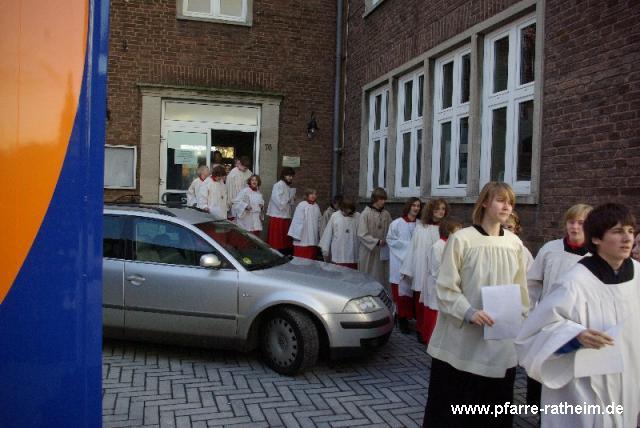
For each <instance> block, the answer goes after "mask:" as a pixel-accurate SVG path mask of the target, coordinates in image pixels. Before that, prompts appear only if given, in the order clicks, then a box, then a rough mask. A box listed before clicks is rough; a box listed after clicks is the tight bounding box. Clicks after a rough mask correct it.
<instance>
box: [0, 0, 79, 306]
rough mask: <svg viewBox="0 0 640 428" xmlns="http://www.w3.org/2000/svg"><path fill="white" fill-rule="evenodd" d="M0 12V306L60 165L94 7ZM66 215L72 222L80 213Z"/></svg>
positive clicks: (23, 1) (54, 5)
mask: <svg viewBox="0 0 640 428" xmlns="http://www.w3.org/2000/svg"><path fill="white" fill-rule="evenodd" d="M0 10H2V14H0V58H2V60H1V61H0V204H1V206H2V208H1V209H0V225H2V229H1V230H0V236H1V237H0V255H1V257H0V303H2V301H3V300H4V298H5V296H6V295H7V293H8V292H9V289H10V288H11V285H12V284H13V282H14V281H15V278H16V276H17V274H18V272H19V270H20V268H21V266H22V265H23V263H24V260H25V258H26V257H27V254H28V253H29V250H30V248H31V245H32V244H33V241H34V239H35V237H36V234H37V233H38V230H39V228H40V225H41V224H42V220H43V218H44V216H45V214H46V211H47V207H48V206H49V203H50V201H51V197H52V195H53V192H54V190H55V187H56V183H57V181H58V177H59V175H60V171H61V169H62V164H63V162H64V156H65V153H66V151H67V146H68V144H69V138H70V136H71V130H72V127H73V122H74V119H75V115H76V110H77V108H78V97H79V96H80V89H81V85H82V73H83V69H84V56H85V50H86V45H87V43H86V42H87V29H88V17H89V5H88V3H87V1H86V0H49V1H41V0H0ZM69 214H70V217H69V218H70V219H73V217H74V216H73V215H74V214H75V213H69ZM70 221H73V220H70ZM61 251H63V249H61Z"/></svg>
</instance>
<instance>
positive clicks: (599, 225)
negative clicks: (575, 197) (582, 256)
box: [583, 203, 636, 254]
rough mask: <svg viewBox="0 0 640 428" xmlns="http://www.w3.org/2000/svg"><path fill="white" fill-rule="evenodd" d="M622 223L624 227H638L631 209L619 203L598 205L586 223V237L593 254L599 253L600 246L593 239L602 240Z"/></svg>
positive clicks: (586, 243)
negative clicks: (610, 230) (607, 232)
mask: <svg viewBox="0 0 640 428" xmlns="http://www.w3.org/2000/svg"><path fill="white" fill-rule="evenodd" d="M618 223H620V224H621V225H622V226H633V227H635V226H636V219H635V217H634V216H633V214H631V211H630V210H629V208H627V207H626V206H625V205H622V204H617V203H607V204H602V205H598V206H597V207H595V208H594V209H593V210H592V211H591V212H590V213H589V215H588V216H587V219H586V220H585V221H584V225H583V228H584V237H585V245H586V247H587V249H588V250H589V251H590V252H591V253H592V254H596V253H597V252H598V246H597V245H595V244H594V243H593V239H594V238H596V239H602V237H603V236H604V234H605V233H606V231H607V230H609V229H611V228H612V227H614V226H615V225H616V224H618Z"/></svg>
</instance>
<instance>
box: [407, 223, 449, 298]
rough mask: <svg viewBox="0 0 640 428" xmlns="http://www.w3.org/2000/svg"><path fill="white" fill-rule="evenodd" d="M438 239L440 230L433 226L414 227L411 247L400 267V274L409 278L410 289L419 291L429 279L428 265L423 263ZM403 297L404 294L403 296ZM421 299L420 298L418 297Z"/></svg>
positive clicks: (421, 225)
mask: <svg viewBox="0 0 640 428" xmlns="http://www.w3.org/2000/svg"><path fill="white" fill-rule="evenodd" d="M439 239H440V229H439V228H438V226H436V225H433V224H422V223H418V224H417V225H416V230H415V232H414V233H413V237H412V239H411V246H410V247H409V251H408V252H407V255H406V257H405V260H404V263H402V266H401V267H400V274H402V275H405V276H408V277H410V278H411V289H412V290H413V291H421V290H422V289H423V288H424V285H425V283H426V282H427V278H428V277H429V265H428V264H427V263H425V260H426V258H427V255H428V254H429V252H430V251H431V246H432V245H433V244H434V243H436V242H438V240H439ZM403 295H404V294H403ZM420 298H421V299H422V296H421V297H420Z"/></svg>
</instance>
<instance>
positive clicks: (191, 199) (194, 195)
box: [187, 177, 211, 208]
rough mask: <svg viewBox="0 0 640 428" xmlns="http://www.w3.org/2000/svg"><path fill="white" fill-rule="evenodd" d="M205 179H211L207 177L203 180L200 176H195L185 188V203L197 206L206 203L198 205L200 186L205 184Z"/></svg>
mask: <svg viewBox="0 0 640 428" xmlns="http://www.w3.org/2000/svg"><path fill="white" fill-rule="evenodd" d="M207 180H211V177H207V178H205V179H204V180H203V179H202V178H200V177H196V178H195V179H194V180H193V181H192V182H191V185H190V186H189V189H187V205H188V206H190V207H193V206H196V207H198V208H204V207H205V206H206V204H204V205H203V206H202V207H200V206H198V198H199V197H200V193H201V188H202V187H203V186H205V185H206V182H207Z"/></svg>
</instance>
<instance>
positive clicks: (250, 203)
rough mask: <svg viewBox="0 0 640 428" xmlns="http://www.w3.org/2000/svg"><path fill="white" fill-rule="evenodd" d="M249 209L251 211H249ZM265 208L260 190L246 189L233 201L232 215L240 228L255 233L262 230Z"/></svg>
mask: <svg viewBox="0 0 640 428" xmlns="http://www.w3.org/2000/svg"><path fill="white" fill-rule="evenodd" d="M247 207H249V208H250V210H247ZM263 207H264V199H263V197H262V193H260V191H259V190H251V188H250V187H245V188H244V189H242V190H241V191H240V193H238V194H237V195H236V198H235V199H234V200H233V207H232V209H231V213H232V215H233V216H234V217H235V218H236V220H235V222H236V224H237V225H238V226H240V227H241V228H243V229H245V230H248V231H250V232H255V231H260V230H262V219H263V215H262V209H263Z"/></svg>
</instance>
